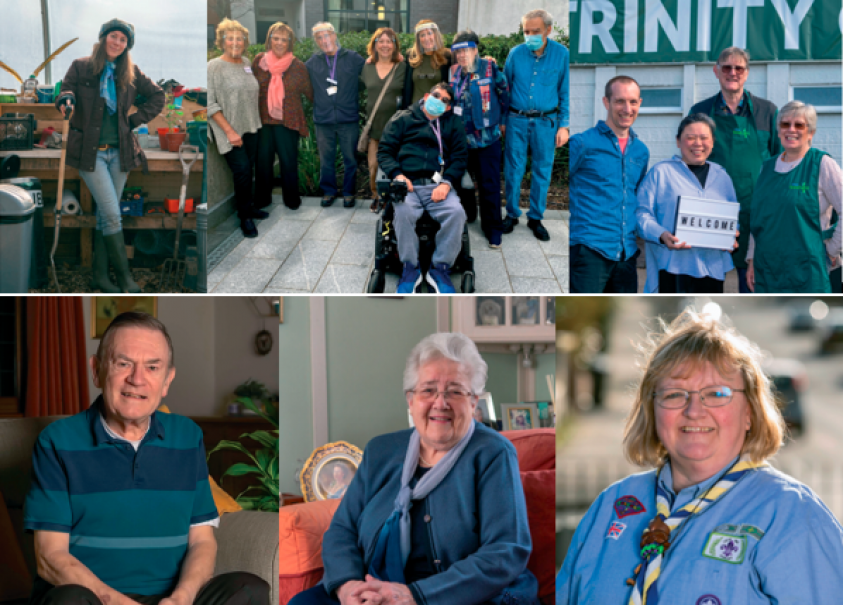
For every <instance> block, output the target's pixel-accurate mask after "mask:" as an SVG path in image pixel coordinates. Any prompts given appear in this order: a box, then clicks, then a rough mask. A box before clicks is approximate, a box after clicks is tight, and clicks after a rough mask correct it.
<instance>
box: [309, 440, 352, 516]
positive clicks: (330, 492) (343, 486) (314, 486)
mask: <svg viewBox="0 0 843 605" xmlns="http://www.w3.org/2000/svg"><path fill="white" fill-rule="evenodd" d="M362 459H363V452H362V450H360V448H358V447H356V446H354V445H351V444H350V443H348V442H346V441H337V442H336V443H328V444H326V445H323V446H322V447H319V448H316V449H315V450H314V451H313V453H312V454H311V455H310V458H308V459H307V462H305V463H304V467H303V468H302V472H301V479H300V483H301V491H302V494H304V501H305V502H315V501H316V500H339V499H341V498H342V497H343V496H344V495H345V490H347V489H348V486H349V484H350V483H351V480H352V479H354V475H356V474H357V468H358V467H359V466H360V461H361V460H362Z"/></svg>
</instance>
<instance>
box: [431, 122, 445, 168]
mask: <svg viewBox="0 0 843 605" xmlns="http://www.w3.org/2000/svg"><path fill="white" fill-rule="evenodd" d="M430 127H431V128H432V129H433V134H435V135H436V142H437V143H439V163H440V164H442V165H444V164H445V160H443V159H442V156H444V155H445V154H444V152H443V151H442V126H441V124H439V120H438V119H436V120H431V122H430Z"/></svg>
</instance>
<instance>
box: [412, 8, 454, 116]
mask: <svg viewBox="0 0 843 605" xmlns="http://www.w3.org/2000/svg"><path fill="white" fill-rule="evenodd" d="M452 60H453V59H452V57H451V51H450V50H448V49H447V48H445V43H444V42H443V41H442V34H441V33H440V32H439V26H438V25H436V24H435V23H434V22H433V21H431V20H430V19H422V20H421V21H419V22H418V24H417V25H416V41H415V42H414V43H413V47H412V48H411V49H410V50H409V52H408V53H407V64H408V69H407V76H406V77H405V79H404V94H403V95H402V109H407V108H408V107H409V106H410V105H411V104H413V103H418V102H419V101H421V100H422V97H424V95H425V94H427V93H429V92H430V90H431V89H432V88H433V87H434V85H436V84H439V82H447V81H448V68H449V67H451V61H452Z"/></svg>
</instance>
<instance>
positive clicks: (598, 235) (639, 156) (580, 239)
mask: <svg viewBox="0 0 843 605" xmlns="http://www.w3.org/2000/svg"><path fill="white" fill-rule="evenodd" d="M569 150H570V170H571V176H570V190H569V194H570V198H571V245H572V246H573V245H575V244H585V245H586V246H588V247H589V248H591V249H592V250H594V251H595V252H599V253H600V254H602V255H603V256H604V257H606V258H608V259H609V260H614V261H620V260H625V259H628V258H631V257H632V255H633V254H635V252H637V250H638V246H637V244H636V243H635V229H636V220H635V209H636V208H637V206H638V200H637V198H636V193H637V191H638V186H639V185H640V184H641V181H642V180H643V179H644V175H645V174H647V164H648V163H649V161H650V151H649V150H648V149H647V146H646V145H645V144H644V143H642V142H641V141H640V140H639V139H638V137H637V136H636V134H635V132H633V131H632V130H631V129H630V131H629V141H628V142H627V144H626V152H625V153H621V148H620V143H618V137H617V136H615V133H614V132H612V129H611V128H609V126H607V125H606V122H604V121H603V120H600V121H599V122H597V126H595V127H594V128H589V129H588V130H586V131H585V132H582V133H580V134H576V135H574V136H572V137H571V141H570V143H569Z"/></svg>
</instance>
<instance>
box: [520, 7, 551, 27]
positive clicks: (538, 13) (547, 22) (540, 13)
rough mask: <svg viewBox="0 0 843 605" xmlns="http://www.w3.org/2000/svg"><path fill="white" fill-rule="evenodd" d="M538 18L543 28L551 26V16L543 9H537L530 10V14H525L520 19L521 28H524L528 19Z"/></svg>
mask: <svg viewBox="0 0 843 605" xmlns="http://www.w3.org/2000/svg"><path fill="white" fill-rule="evenodd" d="M536 17H538V18H539V19H541V20H542V22H544V26H545V27H550V26H551V25H553V16H552V15H551V14H550V13H549V12H547V11H546V10H544V9H543V8H537V9H535V10H531V11H530V12H528V13H526V14H525V15H524V16H523V17H521V27H524V24H525V23H527V21H529V20H530V19H535V18H536Z"/></svg>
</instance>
